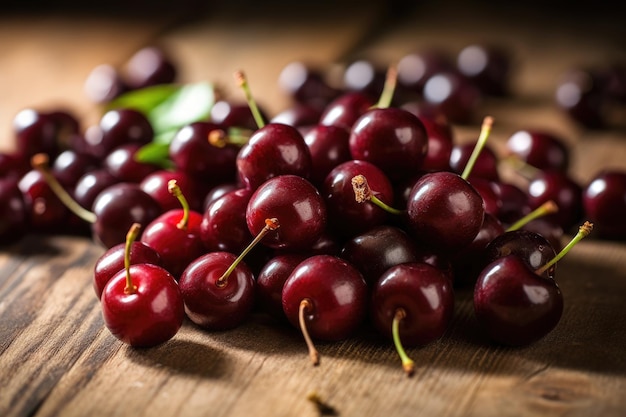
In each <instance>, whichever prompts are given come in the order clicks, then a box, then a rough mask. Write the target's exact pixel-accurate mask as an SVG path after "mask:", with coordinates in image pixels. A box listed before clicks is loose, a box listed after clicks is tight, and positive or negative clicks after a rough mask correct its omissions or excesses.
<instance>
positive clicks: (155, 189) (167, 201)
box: [139, 169, 205, 212]
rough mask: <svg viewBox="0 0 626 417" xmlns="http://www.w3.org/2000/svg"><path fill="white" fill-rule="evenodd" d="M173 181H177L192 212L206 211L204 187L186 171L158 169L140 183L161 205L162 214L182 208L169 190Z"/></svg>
mask: <svg viewBox="0 0 626 417" xmlns="http://www.w3.org/2000/svg"><path fill="white" fill-rule="evenodd" d="M171 180H175V181H176V184H177V185H178V186H179V187H180V189H181V191H182V193H183V195H184V196H185V199H186V200H187V202H188V203H189V208H190V209H191V210H196V211H204V210H203V204H204V198H205V193H204V192H203V191H202V190H203V189H204V187H203V186H201V185H200V184H199V183H198V181H196V180H195V179H194V178H193V177H192V176H191V175H189V174H188V173H187V172H185V171H181V170H169V169H158V170H156V171H154V172H151V173H149V174H148V175H146V176H145V177H144V178H143V179H142V180H141V182H140V183H139V187H140V188H141V189H142V190H143V191H145V192H146V193H147V194H149V195H150V196H151V197H152V198H154V199H155V200H156V202H157V203H159V205H160V206H161V211H162V212H166V211H168V210H172V209H176V208H179V207H180V202H179V201H178V200H177V199H175V198H172V194H171V193H170V192H169V190H168V183H169V182H170V181H171Z"/></svg>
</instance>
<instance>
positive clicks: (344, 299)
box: [282, 255, 368, 365]
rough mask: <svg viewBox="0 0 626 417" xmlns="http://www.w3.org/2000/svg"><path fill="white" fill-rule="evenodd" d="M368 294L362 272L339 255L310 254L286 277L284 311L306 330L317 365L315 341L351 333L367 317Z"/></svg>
mask: <svg viewBox="0 0 626 417" xmlns="http://www.w3.org/2000/svg"><path fill="white" fill-rule="evenodd" d="M330 277H332V279H329V278H330ZM367 294H368V291H367V284H366V283H365V280H364V279H363V276H362V275H361V273H360V272H359V271H358V270H357V269H356V268H355V267H354V266H352V265H351V264H350V263H348V262H346V261H345V260H343V259H341V258H338V257H336V256H331V255H315V256H311V257H309V258H307V259H306V260H304V261H302V262H301V263H300V264H299V265H298V266H297V267H296V268H295V269H294V270H293V272H292V273H291V275H290V276H289V278H287V281H286V282H285V285H284V287H283V293H282V303H283V310H284V312H285V315H286V316H287V319H288V320H289V322H290V323H291V324H292V325H293V326H294V327H296V328H300V329H301V331H302V332H303V336H304V338H305V341H306V342H307V346H308V348H309V355H310V357H311V361H312V362H313V364H314V365H317V364H318V363H319V354H318V352H317V350H316V349H315V346H314V345H313V342H312V340H315V339H318V340H326V341H337V340H342V339H346V338H347V337H349V336H351V335H352V334H353V333H354V332H355V331H356V330H357V329H358V327H359V326H361V325H362V324H363V320H364V319H365V315H366V312H367Z"/></svg>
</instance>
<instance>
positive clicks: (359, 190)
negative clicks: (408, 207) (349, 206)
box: [351, 174, 404, 215]
mask: <svg viewBox="0 0 626 417" xmlns="http://www.w3.org/2000/svg"><path fill="white" fill-rule="evenodd" d="M351 182H352V190H353V191H354V199H355V200H356V202H357V203H364V202H366V201H371V202H372V203H373V204H376V205H377V206H378V207H380V208H381V209H383V210H385V211H386V212H388V213H391V214H394V215H401V214H403V213H404V211H403V210H399V209H397V208H394V207H391V206H390V205H388V204H387V203H385V202H384V201H382V200H381V199H380V198H378V197H376V196H375V195H374V193H372V189H371V188H370V185H369V183H368V182H367V178H365V175H362V174H359V175H355V176H354V177H352V180H351Z"/></svg>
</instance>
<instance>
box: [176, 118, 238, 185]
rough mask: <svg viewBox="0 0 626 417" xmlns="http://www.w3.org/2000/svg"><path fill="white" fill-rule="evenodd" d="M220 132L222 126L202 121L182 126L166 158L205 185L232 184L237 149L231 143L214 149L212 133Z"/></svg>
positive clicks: (234, 176)
mask: <svg viewBox="0 0 626 417" xmlns="http://www.w3.org/2000/svg"><path fill="white" fill-rule="evenodd" d="M221 129H222V126H221V125H218V124H216V123H212V122H205V121H199V122H193V123H190V124H188V125H186V126H183V127H182V128H181V129H180V130H179V131H178V132H177V133H176V135H175V136H174V138H173V139H172V142H171V143H170V146H169V157H170V159H171V160H172V162H173V163H174V165H175V166H176V168H177V169H179V170H181V171H183V172H186V173H187V174H189V175H190V176H191V177H192V178H194V179H195V180H196V181H200V182H204V183H210V184H218V183H222V182H230V181H234V179H235V178H236V176H237V171H236V168H235V160H236V158H237V153H238V152H239V149H240V148H239V147H238V146H236V145H233V144H225V145H224V146H216V145H214V144H212V143H211V142H210V141H209V135H210V134H211V132H213V131H216V130H221Z"/></svg>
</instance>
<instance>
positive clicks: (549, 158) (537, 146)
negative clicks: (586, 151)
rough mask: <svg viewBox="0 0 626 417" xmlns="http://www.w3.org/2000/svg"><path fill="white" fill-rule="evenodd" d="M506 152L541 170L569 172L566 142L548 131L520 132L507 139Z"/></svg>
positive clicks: (568, 153)
mask: <svg viewBox="0 0 626 417" xmlns="http://www.w3.org/2000/svg"><path fill="white" fill-rule="evenodd" d="M506 150H507V152H508V153H509V154H510V155H513V156H515V157H517V158H519V159H520V160H521V161H522V162H524V163H526V164H529V165H531V166H533V167H535V168H537V169H540V170H552V169H553V170H557V171H567V169H568V168H569V162H570V151H569V148H568V147H567V145H566V143H565V140H564V139H563V138H561V137H559V136H557V135H556V134H554V133H552V132H548V131H546V130H540V129H524V130H518V131H517V132H515V133H513V134H512V135H511V136H510V137H509V138H508V139H507V141H506Z"/></svg>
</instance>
